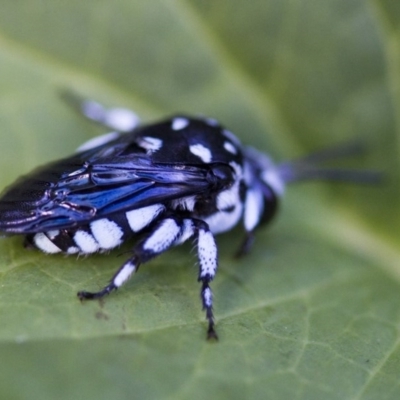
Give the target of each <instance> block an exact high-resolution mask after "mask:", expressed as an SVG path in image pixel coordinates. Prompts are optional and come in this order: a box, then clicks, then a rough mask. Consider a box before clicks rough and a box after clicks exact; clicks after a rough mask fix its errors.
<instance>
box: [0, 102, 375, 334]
mask: <svg viewBox="0 0 400 400" xmlns="http://www.w3.org/2000/svg"><path fill="white" fill-rule="evenodd" d="M79 108H80V110H81V111H82V112H83V114H84V115H85V116H86V117H88V118H90V119H92V120H94V121H96V122H100V123H102V124H103V125H104V126H106V127H107V128H111V129H113V130H115V131H113V132H112V133H108V134H106V135H104V136H100V137H97V138H94V139H92V140H89V141H88V142H86V143H85V144H83V145H82V146H80V147H79V148H78V149H77V152H76V153H75V154H73V155H72V156H70V157H67V158H64V159H62V160H59V161H55V162H53V163H50V164H48V165H46V166H44V167H40V168H38V169H36V170H35V171H33V172H32V173H31V174H29V175H27V176H24V177H22V178H20V179H18V180H17V181H16V182H15V183H14V184H13V185H11V186H10V187H8V188H6V190H5V191H4V192H3V193H2V196H1V198H0V232H3V233H5V234H21V235H25V245H26V246H27V247H35V248H38V249H40V250H42V251H43V252H45V253H49V254H54V253H64V254H79V255H81V254H82V255H87V254H92V253H96V252H106V251H108V250H111V249H114V248H116V247H118V246H120V245H121V244H122V243H123V242H124V241H125V240H128V239H130V238H131V237H136V236H137V237H138V239H137V241H136V244H135V245H134V247H133V249H132V253H131V255H130V256H129V258H128V259H127V260H126V261H125V262H124V264H123V265H122V266H121V267H120V268H119V269H118V271H117V272H116V273H115V275H114V276H113V277H112V279H111V281H110V282H109V283H108V284H107V285H106V286H105V287H104V288H103V289H102V290H100V291H98V292H93V293H92V292H87V291H81V292H79V293H78V296H79V298H80V299H95V298H101V297H103V296H104V295H107V294H109V293H110V292H112V291H113V290H115V289H118V288H119V287H120V286H122V285H123V284H124V283H125V282H126V281H127V280H128V279H129V278H130V277H131V275H132V274H133V273H135V272H136V271H137V270H138V268H139V266H140V265H141V264H142V263H145V262H147V261H149V260H150V259H151V258H153V257H155V256H158V255H159V254H161V253H163V252H165V251H166V250H168V249H169V248H170V247H172V246H176V245H179V244H181V243H183V242H185V241H186V240H188V239H191V238H194V239H196V241H197V257H198V265H199V271H198V280H199V281H200V282H201V300H202V305H203V309H204V310H205V313H206V318H207V321H208V331H207V337H208V338H217V334H216V332H215V330H214V316H213V295H212V292H211V288H210V282H211V281H212V280H213V279H214V277H215V274H216V272H217V266H218V251H217V245H216V243H215V240H214V235H215V234H218V233H222V232H226V231H229V230H230V229H232V228H233V227H234V226H235V225H237V224H238V223H239V222H240V221H241V222H242V224H243V227H244V231H245V240H244V242H243V245H242V246H241V248H240V249H239V253H241V254H243V253H245V252H247V251H248V250H249V248H250V246H251V243H252V241H253V234H254V231H255V229H256V228H257V227H258V226H259V225H260V224H261V223H265V222H268V221H269V220H270V219H271V218H272V217H273V215H274V214H275V211H276V209H277V203H278V200H279V198H280V197H281V196H282V195H283V193H284V189H285V185H286V183H288V182H291V181H295V180H299V179H303V178H308V179H310V178H327V179H339V180H343V179H344V180H360V179H361V180H363V179H364V178H365V177H367V180H370V178H371V177H370V176H368V174H361V173H360V172H358V171H354V172H353V173H350V172H349V171H340V170H329V169H321V168H318V167H316V164H317V163H318V162H319V161H322V160H326V159H328V158H332V157H334V156H335V155H337V154H336V153H337V152H336V151H332V152H328V153H325V154H324V153H319V154H317V155H314V156H311V157H307V158H304V159H302V160H299V161H296V162H292V163H284V164H280V165H275V164H274V163H272V161H271V159H270V158H269V157H268V156H266V155H265V154H262V153H260V152H259V151H257V150H255V149H254V148H251V147H244V146H242V145H241V143H240V141H239V140H238V138H237V137H236V136H235V135H234V134H233V133H231V132H230V131H229V130H227V129H225V128H224V127H223V126H221V125H220V124H219V123H218V122H216V121H215V120H213V119H204V118H192V117H188V116H185V115H177V116H174V117H172V118H168V119H165V120H163V121H161V122H157V123H154V124H150V125H140V123H139V120H138V118H137V116H136V114H134V113H133V112H131V111H128V110H125V109H109V110H107V109H105V108H103V107H102V106H101V105H100V104H98V103H96V102H93V101H83V102H82V103H81V104H80V105H79Z"/></svg>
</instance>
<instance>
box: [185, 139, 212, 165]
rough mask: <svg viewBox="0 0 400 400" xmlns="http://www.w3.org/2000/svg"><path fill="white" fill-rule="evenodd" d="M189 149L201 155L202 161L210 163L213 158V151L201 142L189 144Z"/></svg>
mask: <svg viewBox="0 0 400 400" xmlns="http://www.w3.org/2000/svg"><path fill="white" fill-rule="evenodd" d="M189 150H190V152H191V153H192V154H194V155H195V156H197V157H199V158H200V159H201V161H203V162H205V163H209V162H211V160H212V156H211V151H210V150H209V149H207V147H205V146H203V145H202V144H200V143H198V144H192V145H191V146H189Z"/></svg>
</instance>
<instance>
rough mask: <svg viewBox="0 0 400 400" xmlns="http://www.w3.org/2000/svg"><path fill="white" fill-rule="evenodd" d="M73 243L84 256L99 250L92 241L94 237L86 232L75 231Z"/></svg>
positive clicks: (96, 244)
mask: <svg viewBox="0 0 400 400" xmlns="http://www.w3.org/2000/svg"><path fill="white" fill-rule="evenodd" d="M74 242H75V243H76V245H77V246H78V247H79V249H80V251H81V252H82V253H84V254H90V253H95V252H96V251H98V250H99V244H98V243H97V242H96V241H95V240H94V237H93V236H92V235H91V234H90V233H89V232H86V231H76V232H75V235H74Z"/></svg>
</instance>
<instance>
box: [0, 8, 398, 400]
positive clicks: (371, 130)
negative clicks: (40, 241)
mask: <svg viewBox="0 0 400 400" xmlns="http://www.w3.org/2000/svg"><path fill="white" fill-rule="evenodd" d="M397 4H398V3H397V2H393V1H390V0H380V1H379V0H375V1H373V0H371V1H369V2H365V1H361V0H354V1H348V0H326V1H321V2H316V1H311V0H303V1H301V2H299V1H297V2H295V1H289V0H266V1H252V2H240V1H238V0H230V1H223V0H213V1H205V0H187V1H183V0H180V1H178V0H176V1H173V0H171V1H164V2H161V1H147V2H144V1H143V2H139V1H128V0H116V1H113V2H110V1H105V0H97V1H91V0H86V1H79V0H69V1H67V2H61V1H54V0H53V1H50V0H40V1H39V0H29V1H28V0H18V1H5V0H3V1H0V6H1V13H0V87H1V90H0V149H1V157H0V171H2V172H1V174H0V186H1V187H5V186H6V185H8V184H10V183H11V182H13V181H14V180H15V179H16V178H17V177H18V176H19V175H21V174H23V173H26V172H27V171H29V170H30V169H31V168H33V167H35V166H36V165H38V164H41V163H45V162H47V161H49V160H51V159H55V158H58V157H62V156H65V155H68V154H69V153H70V152H72V151H73V150H74V148H76V147H77V146H78V145H79V144H81V142H83V141H85V140H86V139H88V138H90V137H91V136H93V135H95V134H98V133H101V132H102V130H101V129H100V128H98V127H94V126H92V125H90V124H89V123H87V122H86V121H84V120H83V119H81V118H80V117H79V116H78V115H76V114H75V113H74V112H73V110H71V109H69V108H68V106H67V105H65V104H64V103H63V101H62V100H61V98H60V96H59V93H60V91H61V90H63V89H70V90H73V91H77V92H78V93H80V94H82V95H83V96H87V97H90V98H94V99H96V100H98V101H101V102H103V103H105V104H107V105H109V106H124V107H130V108H132V109H134V110H135V111H137V112H138V113H139V114H140V115H141V116H143V119H144V120H150V119H152V118H160V117H162V116H164V115H165V114H171V113H174V112H178V111H183V112H188V113H200V114H205V115H209V116H211V117H215V118H218V119H219V120H221V121H222V122H223V123H224V124H225V125H227V126H228V127H229V128H230V129H231V130H232V131H234V132H235V133H236V134H237V135H238V136H239V137H240V138H241V139H242V141H243V142H245V143H248V144H252V145H253V146H256V147H257V148H259V149H263V150H264V151H265V152H267V153H269V154H271V155H272V156H273V157H274V158H276V159H278V160H281V159H286V158H290V157H296V156H300V155H303V154H307V153H308V152H311V151H313V150H316V149H319V148H325V147H329V146H334V145H335V144H337V143H340V142H346V141H349V140H351V139H353V138H355V137H358V138H360V139H361V140H363V141H365V142H366V143H367V145H368V146H369V152H368V154H366V155H364V156H363V157H361V158H359V159H357V160H354V161H349V163H348V166H351V167H359V168H368V169H371V168H377V169H380V170H384V171H386V172H387V176H386V179H385V181H384V182H383V183H382V184H381V185H379V186H374V187H365V186H358V187H357V186H354V185H334V184H329V185H328V184H321V183H312V184H311V183H308V184H304V185H299V186H295V187H291V188H289V189H288V190H287V192H286V194H285V197H284V199H283V201H282V205H281V209H280V213H279V216H278V218H277V219H276V221H275V222H274V223H273V225H272V226H270V227H269V229H268V228H264V229H261V230H260V232H259V234H258V236H257V241H256V244H255V246H254V249H253V252H252V253H251V254H250V255H249V256H248V257H247V258H244V259H242V260H235V259H234V258H233V257H232V253H233V251H234V249H235V248H236V246H238V244H239V243H240V240H241V237H242V232H241V230H240V229H237V230H235V231H234V232H231V233H229V234H226V235H221V237H219V238H218V242H219V249H220V269H219V273H218V276H217V278H216V279H215V281H214V282H213V290H214V293H215V314H216V318H217V329H218V333H219V336H220V341H219V342H218V343H210V342H207V341H206V340H205V330H206V324H205V321H204V314H203V312H202V311H201V309H200V300H199V289H200V288H199V284H198V283H197V282H196V269H195V267H194V265H195V257H194V255H193V253H191V252H190V245H188V246H182V247H179V248H175V249H173V250H172V251H170V252H168V253H167V254H165V255H162V256H161V257H159V258H157V259H155V260H154V261H152V262H151V263H149V264H148V265H145V266H142V267H141V269H140V271H139V273H137V274H136V276H135V277H134V279H132V281H131V282H130V283H128V284H127V285H126V286H125V287H124V288H123V289H121V290H120V291H118V293H115V294H113V295H112V296H110V297H109V298H107V299H105V300H104V301H102V302H97V301H95V302H87V303H84V304H81V303H80V302H79V301H78V300H77V298H76V292H77V291H78V290H80V289H88V290H96V289H98V288H100V287H102V285H104V284H105V283H106V282H107V281H108V279H109V278H110V277H111V276H112V274H113V272H114V271H115V270H116V269H117V268H118V266H119V265H120V264H121V263H122V262H123V260H124V256H123V255H122V256H121V257H118V255H119V254H121V253H122V254H124V252H125V251H129V249H130V247H129V244H127V245H126V246H124V247H123V248H122V249H121V250H119V251H118V250H117V251H114V252H112V253H111V254H110V255H108V256H104V255H96V256H92V257H88V258H83V257H81V258H79V259H76V258H74V257H68V258H66V257H63V256H46V255H44V254H42V253H39V252H37V251H28V250H24V249H23V248H22V246H21V244H22V240H21V238H19V237H13V238H4V239H2V240H1V241H0V287H1V290H0V356H1V360H2V362H1V365H0V395H1V398H5V399H31V398H40V399H42V400H45V399H54V398H58V399H72V398H88V399H91V398H96V399H98V400H100V399H123V398H138V399H143V400H145V399H174V400H175V399H188V398H190V399H200V398H201V399H204V398H211V399H213V398H220V399H225V398H226V399H244V398H246V399H258V398H260V399H274V400H277V399H278V400H279V399H292V398H295V399H307V400H310V399H322V398H323V399H332V400H333V399H357V400H366V399H377V398H379V399H398V398H399V396H400V387H399V379H398V378H399V377H398V374H399V370H400V347H399V344H400V330H399V326H400V250H399V244H400V240H399V228H400V207H399V195H400V168H399V167H400V165H399V164H400V157H399V150H400V147H399V143H400V137H399V116H400V33H399V32H400V30H399V25H400V7H399V5H397Z"/></svg>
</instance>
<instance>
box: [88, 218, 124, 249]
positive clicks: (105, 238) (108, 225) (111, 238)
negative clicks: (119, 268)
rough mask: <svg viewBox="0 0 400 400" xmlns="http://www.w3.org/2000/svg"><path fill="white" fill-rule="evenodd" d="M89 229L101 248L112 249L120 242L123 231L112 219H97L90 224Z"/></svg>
mask: <svg viewBox="0 0 400 400" xmlns="http://www.w3.org/2000/svg"><path fill="white" fill-rule="evenodd" d="M90 229H91V231H92V234H93V236H94V238H95V240H96V241H97V243H98V244H99V245H100V247H101V248H102V249H105V250H109V249H113V248H114V247H117V246H119V245H120V244H121V243H122V236H123V235H124V232H123V231H122V229H121V228H120V227H119V226H118V225H117V224H116V223H115V222H114V221H110V220H109V219H107V218H102V219H98V220H96V221H93V222H92V223H91V224H90Z"/></svg>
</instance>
